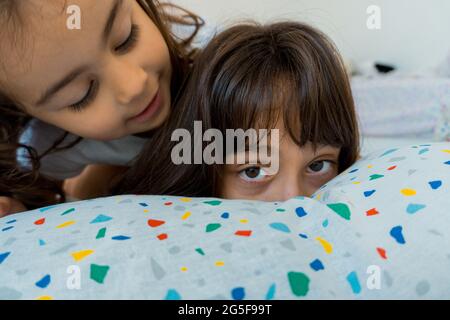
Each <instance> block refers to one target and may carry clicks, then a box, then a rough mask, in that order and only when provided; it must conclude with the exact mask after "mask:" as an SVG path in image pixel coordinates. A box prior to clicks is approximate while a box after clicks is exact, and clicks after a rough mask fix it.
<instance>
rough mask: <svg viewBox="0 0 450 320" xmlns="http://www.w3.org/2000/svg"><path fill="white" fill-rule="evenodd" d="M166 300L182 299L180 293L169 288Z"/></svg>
mask: <svg viewBox="0 0 450 320" xmlns="http://www.w3.org/2000/svg"><path fill="white" fill-rule="evenodd" d="M165 300H181V296H180V294H179V293H178V292H177V290H175V289H169V290H168V291H167V294H166V298H165Z"/></svg>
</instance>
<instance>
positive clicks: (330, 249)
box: [316, 237, 333, 254]
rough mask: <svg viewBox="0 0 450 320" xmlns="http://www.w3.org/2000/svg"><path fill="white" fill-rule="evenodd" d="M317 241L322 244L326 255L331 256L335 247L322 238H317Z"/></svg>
mask: <svg viewBox="0 0 450 320" xmlns="http://www.w3.org/2000/svg"><path fill="white" fill-rule="evenodd" d="M316 240H317V241H319V242H320V244H321V245H322V247H323V249H324V250H325V252H326V253H328V254H330V253H331V252H333V246H332V245H331V243H329V242H328V241H326V240H325V239H323V238H321V237H317V238H316Z"/></svg>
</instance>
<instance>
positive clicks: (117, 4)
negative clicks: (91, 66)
mask: <svg viewBox="0 0 450 320" xmlns="http://www.w3.org/2000/svg"><path fill="white" fill-rule="evenodd" d="M122 4H123V0H114V3H113V6H112V8H111V10H110V13H109V16H108V20H107V21H106V24H105V28H104V30H103V34H102V41H103V44H106V42H107V40H108V38H109V37H110V35H111V31H112V29H113V26H114V22H115V20H116V17H117V15H118V13H119V9H120V8H121V7H122ZM87 69H88V67H87V66H82V67H79V68H76V69H75V70H73V71H72V72H70V73H69V74H68V75H67V76H65V77H64V78H63V79H62V80H61V81H59V82H57V83H56V84H54V85H53V86H51V87H50V88H49V89H47V90H46V91H45V92H44V94H43V95H42V96H41V98H40V99H39V100H38V102H37V103H36V105H37V106H42V105H43V104H45V103H46V102H48V101H49V100H50V99H51V98H52V97H53V96H54V95H55V94H56V93H57V92H58V91H60V90H61V89H63V88H64V87H66V86H67V85H69V84H70V83H71V82H72V81H73V80H75V79H76V78H78V77H79V76H80V75H81V74H82V73H84V72H85V71H86V70H87Z"/></svg>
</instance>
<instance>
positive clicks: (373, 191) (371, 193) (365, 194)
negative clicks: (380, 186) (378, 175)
mask: <svg viewBox="0 0 450 320" xmlns="http://www.w3.org/2000/svg"><path fill="white" fill-rule="evenodd" d="M375 191H376V190H369V191H364V196H365V197H366V198H368V197H370V196H371V195H373V194H374V193H375Z"/></svg>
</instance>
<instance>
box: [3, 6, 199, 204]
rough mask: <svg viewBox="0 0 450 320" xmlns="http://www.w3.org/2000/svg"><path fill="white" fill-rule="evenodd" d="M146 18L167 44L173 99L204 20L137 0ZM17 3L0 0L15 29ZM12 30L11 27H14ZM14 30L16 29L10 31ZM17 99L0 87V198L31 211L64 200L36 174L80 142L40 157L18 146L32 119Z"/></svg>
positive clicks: (59, 145)
mask: <svg viewBox="0 0 450 320" xmlns="http://www.w3.org/2000/svg"><path fill="white" fill-rule="evenodd" d="M137 2H138V3H139V5H140V6H141V7H142V8H143V9H144V10H145V12H146V13H147V15H148V16H149V17H150V19H151V20H152V21H153V23H154V24H155V25H156V26H157V28H158V29H159V31H160V33H161V34H162V36H163V38H164V40H165V41H166V43H167V46H168V49H169V54H170V59H171V63H172V70H173V71H172V72H173V73H172V83H171V95H172V99H173V100H176V99H177V94H178V91H179V89H180V87H181V86H182V83H183V81H184V79H185V78H186V74H187V72H188V70H189V68H190V66H191V64H192V61H193V57H194V55H195V52H196V50H195V49H192V47H191V44H192V40H193V39H194V37H195V36H196V34H197V32H198V31H199V29H200V27H201V26H202V25H203V24H204V22H203V20H202V19H201V18H200V17H198V16H197V15H195V14H193V13H192V12H190V11H187V10H184V9H182V8H180V7H178V6H175V5H170V4H164V5H162V4H159V3H158V1H156V0H137ZM20 5H21V4H19V2H18V1H16V0H0V18H1V20H4V21H6V22H7V23H9V24H11V25H12V26H14V27H17V26H19V24H20V23H21V22H22V21H23V17H21V16H20V10H19V6H20ZM171 8H175V9H176V10H177V11H178V12H181V14H180V15H172V14H170V13H169V12H168V10H169V9H171ZM175 24H178V25H182V26H187V27H192V28H193V31H192V33H191V34H190V35H189V36H188V37H187V38H185V39H181V38H178V37H177V36H176V35H175V34H174V33H173V32H172V31H171V27H172V26H173V25H175ZM14 27H13V28H14ZM13 31H16V30H13ZM18 100H20V99H17V98H13V97H11V96H9V95H8V94H7V93H6V92H2V91H1V88H0V196H9V197H14V198H16V199H18V200H19V201H21V202H22V203H24V204H25V205H26V206H27V208H29V209H33V208H36V207H40V206H45V205H50V204H54V203H57V202H62V201H64V200H65V195H64V192H63V190H62V188H61V185H60V183H59V182H57V181H54V180H53V179H50V178H48V177H44V176H42V175H41V174H40V173H39V167H40V161H41V159H42V158H43V157H44V156H45V155H47V154H49V153H52V152H57V151H59V150H62V149H67V148H70V147H72V146H73V145H74V144H75V143H77V142H79V141H80V139H81V138H80V139H78V140H77V141H75V143H71V144H70V145H67V144H66V145H64V140H65V138H66V136H67V135H68V133H65V134H64V135H63V136H62V137H61V138H60V139H58V141H55V143H54V144H53V145H52V147H51V148H50V149H49V150H47V151H46V152H44V153H43V154H41V155H38V154H37V152H36V151H35V150H34V149H33V148H32V147H30V146H27V145H23V144H20V143H19V138H20V135H21V133H22V132H23V130H24V128H25V127H26V125H27V123H28V122H29V121H30V120H31V119H32V118H31V117H30V116H29V115H27V114H26V113H25V112H24V111H23V110H24V108H23V106H21V104H20V102H19V101H18ZM22 148H23V149H24V150H25V151H26V154H27V157H28V158H29V160H30V164H31V168H30V169H29V170H25V169H24V168H20V167H19V166H18V163H17V156H16V154H17V151H18V150H19V149H22Z"/></svg>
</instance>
